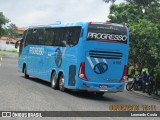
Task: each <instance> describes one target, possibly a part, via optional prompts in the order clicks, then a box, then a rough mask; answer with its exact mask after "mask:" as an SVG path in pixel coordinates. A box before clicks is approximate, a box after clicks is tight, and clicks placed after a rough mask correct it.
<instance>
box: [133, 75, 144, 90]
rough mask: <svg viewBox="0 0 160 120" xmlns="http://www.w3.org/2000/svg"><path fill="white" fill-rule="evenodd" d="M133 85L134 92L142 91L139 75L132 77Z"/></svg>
mask: <svg viewBox="0 0 160 120" xmlns="http://www.w3.org/2000/svg"><path fill="white" fill-rule="evenodd" d="M134 79H135V80H134V85H133V89H134V90H135V91H136V90H137V91H141V90H142V77H141V76H140V75H136V76H135V77H134Z"/></svg>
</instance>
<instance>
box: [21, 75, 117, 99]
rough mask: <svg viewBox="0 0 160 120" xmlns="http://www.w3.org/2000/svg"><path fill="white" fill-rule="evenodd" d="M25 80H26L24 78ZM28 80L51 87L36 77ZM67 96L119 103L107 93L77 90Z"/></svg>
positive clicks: (70, 91) (48, 83)
mask: <svg viewBox="0 0 160 120" xmlns="http://www.w3.org/2000/svg"><path fill="white" fill-rule="evenodd" d="M21 77H22V78H24V76H21ZM24 79H25V78H24ZM28 80H30V81H32V82H35V83H38V84H42V85H45V86H47V87H50V86H51V85H50V82H47V81H44V80H42V79H39V78H34V77H30V78H29V79H28ZM59 92H60V93H62V92H61V91H59ZM66 94H69V95H71V96H75V97H79V98H83V99H91V100H96V101H97V100H98V101H111V102H117V101H118V100H117V99H114V98H111V97H108V96H107V95H108V94H110V93H106V94H104V96H99V95H96V94H94V93H92V92H87V91H75V90H66Z"/></svg>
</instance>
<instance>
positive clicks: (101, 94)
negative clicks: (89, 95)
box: [95, 92, 104, 96]
mask: <svg viewBox="0 0 160 120" xmlns="http://www.w3.org/2000/svg"><path fill="white" fill-rule="evenodd" d="M95 94H96V95H98V96H103V95H104V92H96V93H95Z"/></svg>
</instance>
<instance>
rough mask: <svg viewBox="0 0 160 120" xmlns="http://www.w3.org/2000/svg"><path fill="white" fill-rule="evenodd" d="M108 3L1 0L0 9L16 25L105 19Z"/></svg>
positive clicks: (92, 0)
mask: <svg viewBox="0 0 160 120" xmlns="http://www.w3.org/2000/svg"><path fill="white" fill-rule="evenodd" d="M109 6H110V4H106V3H104V2H102V0H1V2H0V11H1V12H3V14H4V15H5V16H6V17H7V18H8V19H9V20H10V21H11V22H12V23H14V24H16V25H17V26H18V27H27V26H31V25H46V24H52V23H54V22H55V21H62V22H75V21H98V22H103V21H106V20H107V16H108V14H109Z"/></svg>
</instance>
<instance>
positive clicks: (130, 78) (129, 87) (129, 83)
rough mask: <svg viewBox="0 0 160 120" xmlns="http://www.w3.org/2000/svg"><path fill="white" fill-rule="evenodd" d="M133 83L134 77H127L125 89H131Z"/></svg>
mask: <svg viewBox="0 0 160 120" xmlns="http://www.w3.org/2000/svg"><path fill="white" fill-rule="evenodd" d="M133 85H134V78H133V77H128V81H127V82H126V90H128V91H132V89H133Z"/></svg>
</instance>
